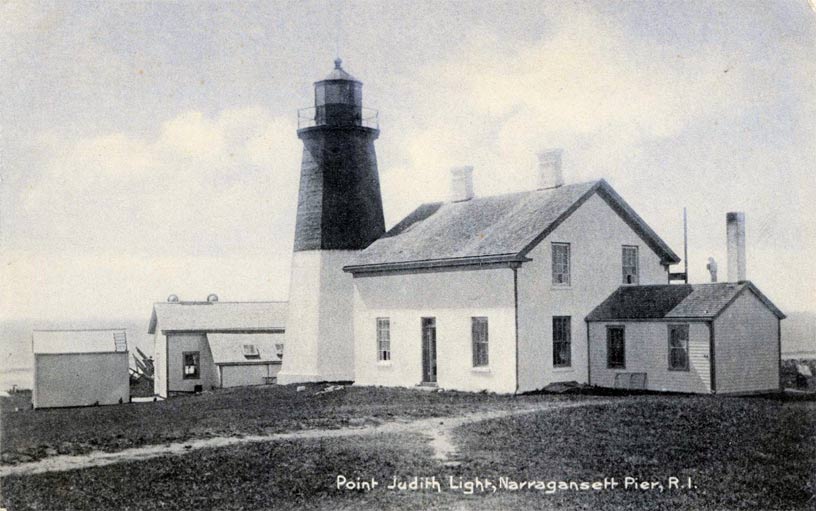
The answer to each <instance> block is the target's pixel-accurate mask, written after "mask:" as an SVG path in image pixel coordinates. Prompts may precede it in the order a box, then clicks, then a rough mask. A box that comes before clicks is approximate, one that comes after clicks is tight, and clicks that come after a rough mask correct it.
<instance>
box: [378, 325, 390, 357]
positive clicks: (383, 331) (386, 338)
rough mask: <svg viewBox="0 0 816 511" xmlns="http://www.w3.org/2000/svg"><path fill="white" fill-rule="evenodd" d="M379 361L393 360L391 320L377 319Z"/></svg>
mask: <svg viewBox="0 0 816 511" xmlns="http://www.w3.org/2000/svg"><path fill="white" fill-rule="evenodd" d="M377 360H379V361H380V362H387V361H389V360H391V320H390V319H389V318H377Z"/></svg>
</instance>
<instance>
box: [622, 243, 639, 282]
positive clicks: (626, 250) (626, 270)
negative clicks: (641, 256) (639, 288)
mask: <svg viewBox="0 0 816 511" xmlns="http://www.w3.org/2000/svg"><path fill="white" fill-rule="evenodd" d="M621 259H622V260H623V264H622V267H623V283H624V284H637V283H638V280H639V279H638V270H639V269H638V248H637V247H635V246H630V245H624V246H623V250H622V256H621Z"/></svg>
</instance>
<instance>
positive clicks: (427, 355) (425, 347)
mask: <svg viewBox="0 0 816 511" xmlns="http://www.w3.org/2000/svg"><path fill="white" fill-rule="evenodd" d="M422 383H436V318H422Z"/></svg>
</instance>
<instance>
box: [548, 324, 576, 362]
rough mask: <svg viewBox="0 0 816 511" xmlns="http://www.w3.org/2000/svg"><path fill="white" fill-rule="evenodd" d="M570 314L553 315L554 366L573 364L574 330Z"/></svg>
mask: <svg viewBox="0 0 816 511" xmlns="http://www.w3.org/2000/svg"><path fill="white" fill-rule="evenodd" d="M570 319H571V318H570V316H553V318H552V320H553V321H552V328H553V329H552V337H553V367H569V366H570V365H571V364H572V339H571V336H572V332H570Z"/></svg>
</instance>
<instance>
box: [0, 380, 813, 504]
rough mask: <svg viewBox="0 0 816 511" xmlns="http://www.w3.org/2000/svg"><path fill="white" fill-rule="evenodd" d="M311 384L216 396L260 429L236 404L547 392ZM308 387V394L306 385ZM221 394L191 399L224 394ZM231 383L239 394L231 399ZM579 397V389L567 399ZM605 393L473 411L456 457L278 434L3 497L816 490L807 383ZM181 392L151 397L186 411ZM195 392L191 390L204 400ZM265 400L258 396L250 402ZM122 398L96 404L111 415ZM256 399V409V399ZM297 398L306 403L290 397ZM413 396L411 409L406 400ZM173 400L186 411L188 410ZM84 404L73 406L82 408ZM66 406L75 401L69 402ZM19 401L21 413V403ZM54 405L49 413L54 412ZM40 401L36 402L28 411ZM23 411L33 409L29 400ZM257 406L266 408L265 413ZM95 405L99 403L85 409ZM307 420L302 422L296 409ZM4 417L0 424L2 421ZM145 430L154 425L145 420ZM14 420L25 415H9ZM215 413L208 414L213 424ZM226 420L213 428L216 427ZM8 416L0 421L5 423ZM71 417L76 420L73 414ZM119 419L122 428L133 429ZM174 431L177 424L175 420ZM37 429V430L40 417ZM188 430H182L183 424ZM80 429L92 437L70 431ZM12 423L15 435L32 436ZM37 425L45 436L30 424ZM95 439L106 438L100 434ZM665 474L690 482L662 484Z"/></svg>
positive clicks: (456, 497)
mask: <svg viewBox="0 0 816 511" xmlns="http://www.w3.org/2000/svg"><path fill="white" fill-rule="evenodd" d="M346 390H351V392H346V393H344V392H345V391H340V392H338V393H336V395H333V394H334V393H332V394H326V395H322V396H307V395H301V396H299V395H298V394H296V393H294V391H292V394H291V395H290V394H289V392H290V389H288V388H286V387H279V388H274V389H251V390H249V389H247V390H244V391H234V392H230V393H225V394H224V396H232V398H231V399H224V401H223V402H222V404H223V405H224V408H222V411H220V412H219V411H216V412H215V414H216V416H218V415H219V414H224V416H225V417H226V416H229V415H230V413H232V414H235V415H237V416H239V418H238V419H236V421H234V422H235V425H234V427H235V428H236V429H242V428H247V429H251V428H256V427H259V428H266V427H267V425H265V424H266V423H265V422H264V421H263V420H262V419H261V418H260V417H257V416H256V415H255V414H258V413H261V412H262V410H260V409H258V408H257V407H255V408H253V411H252V412H251V413H250V412H246V413H245V414H242V413H240V411H239V409H243V406H245V404H246V403H254V402H256V400H260V401H263V402H277V401H276V399H277V398H280V399H283V398H284V397H286V396H289V397H290V398H293V399H296V400H299V401H298V403H297V406H296V405H294V404H292V405H291V406H287V407H285V408H284V409H283V410H280V411H274V412H273V411H269V414H270V416H272V417H275V418H276V420H278V422H279V424H278V426H276V429H280V428H283V429H285V425H286V424H292V425H296V426H298V427H299V426H300V425H303V426H309V427H312V426H314V425H316V424H322V425H329V426H330V427H335V426H342V425H343V424H346V423H347V421H348V420H350V419H351V418H358V417H365V416H371V417H381V418H385V419H386V420H387V418H389V417H396V416H412V417H422V416H436V415H453V414H458V413H462V412H467V411H474V410H480V409H484V408H485V407H487V408H493V407H508V408H513V407H518V406H529V405H530V404H532V403H536V402H539V403H540V402H544V401H549V400H553V399H566V398H562V397H553V396H547V395H542V396H525V397H521V398H512V397H497V396H487V395H478V394H458V393H450V394H447V393H440V394H436V393H427V392H418V391H409V390H394V389H391V390H387V389H365V388H354V389H346ZM301 394H302V393H301ZM224 396H216V395H210V396H200V397H201V398H202V399H203V400H208V401H207V402H208V403H210V404H213V403H212V402H211V401H209V400H220V399H222V397H224ZM241 396H243V397H242V398H241ZM570 399H574V400H576V401H581V400H583V399H586V398H585V397H580V396H578V397H574V398H570ZM611 399H612V401H613V402H612V404H610V405H600V406H592V407H584V408H573V409H564V410H558V411H550V412H544V413H538V414H533V415H521V416H514V417H509V418H504V419H497V420H492V421H486V422H482V423H475V424H470V425H467V426H464V427H461V428H459V429H458V430H455V436H454V438H455V442H456V444H457V445H458V446H459V447H460V451H459V454H458V456H457V457H456V458H455V459H456V461H457V462H458V463H459V465H458V466H447V465H444V464H442V463H440V462H439V461H436V460H434V459H432V457H431V449H430V447H429V446H428V443H427V438H425V437H424V436H422V435H418V434H399V435H394V434H387V435H383V434H381V435H374V436H369V437H359V438H344V439H324V440H308V441H305V440H304V441H286V442H269V443H258V444H248V445H242V446H239V447H230V448H221V449H203V450H199V451H195V452H191V453H189V454H186V455H183V456H175V457H165V458H157V459H153V460H149V461H142V462H131V463H121V464H117V465H111V466H108V467H103V468H89V469H84V470H74V471H70V472H61V473H50V474H42V475H36V476H9V477H6V478H4V479H3V481H2V487H0V489H2V499H3V505H4V506H5V507H7V508H8V509H11V510H14V509H100V510H101V509H105V510H108V509H134V510H137V509H138V510H152V509H276V510H277V509H667V510H668V509H712V510H713V509H717V510H719V509H762V510H772V509H814V507H816V500H813V499H814V492H815V491H816V402H814V400H813V397H812V396H796V397H778V398H758V397H756V398H722V397H709V396H703V397H693V396H654V395H646V396H629V397H618V398H611ZM186 402H190V403H195V402H196V400H195V398H186V399H179V400H176V403H173V402H168V403H166V404H165V403H160V405H164V406H169V405H172V407H171V409H173V410H175V411H174V412H172V413H171V412H170V411H169V409H168V410H165V409H164V408H160V407H158V408H156V409H157V410H161V412H157V413H161V414H163V416H164V418H165V420H172V419H168V417H173V418H175V420H176V421H177V422H180V423H181V424H188V422H187V420H186V418H185V419H182V417H184V414H185V413H189V412H191V410H192V409H195V408H197V407H196V406H191V407H190V408H187V407H188V405H187V403H186ZM198 403H199V405H200V404H201V401H199V402H198ZM258 406H259V405H258ZM116 408H118V407H113V408H103V409H98V410H95V412H97V413H108V414H121V413H123V412H121V411H116ZM251 408H252V407H251ZM298 408H306V409H307V410H299V409H298ZM409 409H410V410H409ZM181 410H185V411H186V412H183V411H181ZM79 411H80V410H73V412H79ZM62 412H65V413H69V412H70V411H68V410H64V411H62ZM18 413H22V412H18ZM48 413H50V412H48ZM48 413H46V414H40V413H34V414H33V416H32V417H28V418H27V419H26V421H28V422H26V423H25V424H33V423H35V422H36V421H37V419H38V417H40V416H42V417H44V416H46V415H47V414H48ZM26 414H27V412H26ZM261 415H263V413H261ZM94 417H97V416H94ZM303 420H307V421H311V422H309V423H308V424H300V421H303ZM4 423H5V421H4ZM147 423H148V427H149V428H157V426H156V425H155V424H154V422H153V421H152V420H148V421H147ZM18 424H20V423H18ZM211 426H212V425H211ZM222 426H223V425H222ZM4 428H5V424H4ZM77 428H78V426H77ZM135 430H136V429H135V428H134V429H133V430H129V429H127V428H126V427H125V428H124V429H121V430H120V431H135ZM183 430H184V428H181V429H179V431H183ZM34 431H37V433H35V435H43V433H42V432H39V431H40V430H39V429H36V428H35V429H34ZM190 431H192V429H191V430H190ZM80 433H82V434H84V435H85V438H86V439H90V438H93V436H94V435H98V436H99V437H100V438H107V437H106V435H105V433H104V432H103V431H102V430H101V429H97V430H96V433H91V432H84V433H83V432H80V431H77V430H76V429H75V430H74V431H73V434H80ZM27 438H28V435H26V434H18V437H17V439H16V441H17V442H18V444H25V443H27V442H29V443H31V441H30V440H26V439H27ZM39 438H43V437H42V436H40V437H39ZM98 443H104V441H103V440H101V439H100V440H99V441H98ZM338 475H344V476H346V477H347V478H349V479H350V480H355V479H356V478H360V479H362V480H371V479H376V480H378V481H379V482H380V483H381V484H380V486H379V487H377V488H374V489H373V490H372V491H348V490H341V489H337V487H336V484H335V482H336V478H337V476H338ZM394 476H397V477H399V478H400V479H403V478H410V477H412V476H429V477H430V476H434V477H435V478H436V480H438V481H439V482H440V483H441V485H440V486H441V491H440V492H437V491H435V490H434V489H428V490H416V491H410V490H406V491H396V490H388V489H386V488H385V485H386V484H388V482H389V481H391V480H392V478H393V477H394ZM450 477H452V478H453V481H454V482H455V483H459V482H461V483H464V484H463V485H465V484H466V483H467V482H468V481H474V480H475V479H476V478H479V480H480V481H482V482H484V481H485V480H490V481H491V482H492V483H494V484H498V481H499V478H503V477H504V478H509V479H511V480H513V481H523V480H542V481H551V480H553V481H579V482H580V481H596V480H603V478H615V479H616V480H617V481H618V482H619V484H621V485H622V484H623V481H624V478H625V477H634V478H637V479H638V480H645V481H659V482H662V483H663V484H664V489H665V491H663V492H660V491H659V490H658V489H654V490H634V489H628V490H627V489H622V488H620V487H618V488H614V489H608V490H601V491H594V490H589V491H582V490H578V491H571V490H566V491H555V492H553V493H549V492H547V491H546V490H536V489H524V490H515V491H513V490H509V489H499V490H498V491H496V492H495V493H494V492H492V491H490V488H489V487H488V491H486V492H483V491H480V490H479V488H475V489H474V492H473V493H472V494H470V495H468V494H466V493H465V491H464V488H450V487H449V485H448V481H449V478H450ZM669 477H677V478H678V479H680V480H681V481H682V482H683V484H685V482H686V481H687V478H689V477H690V478H691V480H692V482H693V487H692V488H681V489H676V490H668V489H667V488H665V486H666V485H667V481H668V478H669Z"/></svg>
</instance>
